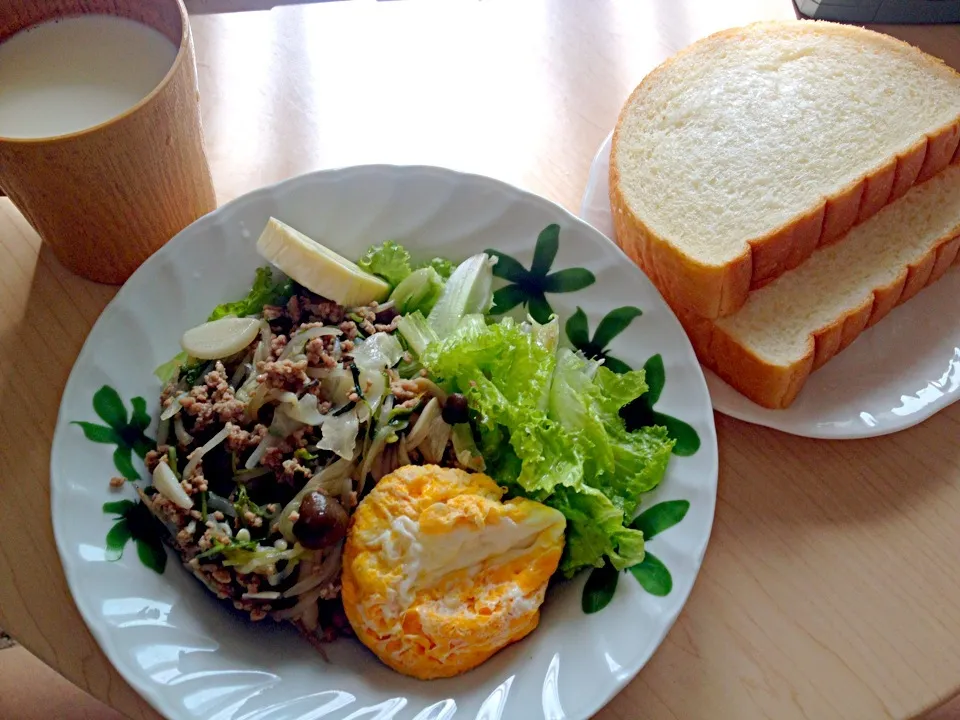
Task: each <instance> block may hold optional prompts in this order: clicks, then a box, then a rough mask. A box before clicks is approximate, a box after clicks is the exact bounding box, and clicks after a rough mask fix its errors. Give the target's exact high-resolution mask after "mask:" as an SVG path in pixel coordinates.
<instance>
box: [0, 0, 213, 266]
mask: <svg viewBox="0 0 960 720" xmlns="http://www.w3.org/2000/svg"><path fill="white" fill-rule="evenodd" d="M85 14H108V15H117V16H120V17H125V18H128V19H131V20H135V21H137V22H140V23H143V24H145V25H149V26H151V27H153V28H155V29H156V30H159V31H160V32H161V33H163V34H164V35H166V36H167V37H168V38H170V40H171V41H172V42H173V43H174V44H175V45H177V46H178V47H179V50H178V52H177V55H176V58H175V59H174V61H173V65H172V67H171V68H170V70H169V71H168V72H167V74H166V76H165V77H164V78H163V80H162V81H161V82H160V84H159V85H158V86H157V87H156V88H154V89H153V90H152V91H151V92H150V94H148V95H147V96H146V97H145V98H143V99H142V100H141V101H140V102H138V103H137V104H136V105H134V106H133V107H132V108H130V109H129V110H127V111H126V112H124V113H123V114H121V115H119V116H117V117H115V118H113V119H111V120H108V121H106V122H104V123H101V124H100V125H96V126H94V127H91V128H87V129H84V130H81V131H79V132H75V133H71V134H69V135H60V136H57V137H47V138H29V139H20V138H16V139H13V138H3V137H0V190H2V192H5V193H6V195H7V196H8V197H9V198H10V199H11V200H12V201H13V203H14V205H16V206H17V208H18V209H19V210H20V212H22V213H23V215H24V217H25V218H26V219H27V221H28V222H29V223H30V224H31V225H32V226H33V227H34V229H35V230H36V231H37V232H38V233H39V234H40V237H41V238H42V239H43V241H44V242H45V243H47V244H48V245H49V246H50V247H51V249H52V250H53V252H54V254H55V255H56V256H57V258H58V259H59V260H60V262H62V263H63V264H64V265H65V266H66V267H68V268H69V269H70V270H72V271H73V272H75V273H77V274H78V275H81V276H83V277H85V278H88V279H90V280H96V281H98V282H104V283H113V284H119V283H122V282H124V281H125V280H126V279H127V278H128V277H129V276H130V275H131V273H133V271H134V270H136V269H137V268H138V267H139V266H140V265H141V263H143V261H144V260H146V259H147V258H148V257H150V255H152V254H153V253H154V252H155V251H156V250H157V249H159V248H160V247H161V246H162V245H163V244H164V243H166V242H167V240H169V239H170V238H171V237H173V236H174V235H176V234H177V233H178V232H180V230H182V229H183V228H184V227H186V226H187V225H189V224H190V223H191V222H193V221H194V220H196V219H197V218H198V217H200V216H201V215H204V214H205V213H208V212H210V211H211V210H213V209H214V208H215V207H216V206H217V202H216V195H215V193H214V190H213V180H212V178H211V176H210V166H209V164H208V162H207V156H206V152H205V150H204V144H203V131H202V128H201V123H200V105H199V90H198V87H197V70H196V65H195V62H196V61H195V57H194V50H193V36H192V35H191V33H190V23H189V20H188V18H187V11H186V8H185V7H184V5H183V3H182V2H181V0H43V1H42V2H37V0H0V43H2V42H3V41H4V40H6V39H7V38H8V37H10V36H11V35H13V34H14V33H15V32H17V31H19V30H23V29H25V28H28V27H31V26H33V25H36V24H38V23H41V22H45V21H47V20H53V19H55V18H60V17H66V16H71V15H74V16H75V15H85ZM2 192H0V194H2Z"/></svg>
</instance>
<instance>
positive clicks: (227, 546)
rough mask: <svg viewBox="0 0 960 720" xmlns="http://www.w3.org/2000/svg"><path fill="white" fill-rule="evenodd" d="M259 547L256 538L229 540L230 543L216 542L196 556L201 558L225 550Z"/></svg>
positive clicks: (218, 553)
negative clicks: (239, 540)
mask: <svg viewBox="0 0 960 720" xmlns="http://www.w3.org/2000/svg"><path fill="white" fill-rule="evenodd" d="M258 547H260V543H259V542H258V541H257V540H246V541H244V542H236V541H235V542H230V543H216V544H214V545H213V546H212V547H211V548H210V549H209V550H205V551H203V552H202V553H200V554H199V555H197V558H198V559H199V560H203V559H205V558H209V557H213V556H214V555H220V554H222V553H223V552H224V551H225V550H256V549H257V548H258Z"/></svg>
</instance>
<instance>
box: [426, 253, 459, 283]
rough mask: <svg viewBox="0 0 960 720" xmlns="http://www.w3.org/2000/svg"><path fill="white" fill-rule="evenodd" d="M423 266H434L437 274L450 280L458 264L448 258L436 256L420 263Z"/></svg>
mask: <svg viewBox="0 0 960 720" xmlns="http://www.w3.org/2000/svg"><path fill="white" fill-rule="evenodd" d="M420 267H421V268H433V269H434V270H435V271H436V272H437V274H438V275H439V276H440V277H442V278H443V279H444V280H449V279H450V276H451V275H453V271H454V270H456V269H457V264H456V263H454V262H450V261H449V260H447V259H446V258H442V257H435V258H433V259H431V260H428V261H427V262H425V263H423V264H422V265H420Z"/></svg>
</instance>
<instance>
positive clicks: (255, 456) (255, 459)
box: [243, 433, 279, 470]
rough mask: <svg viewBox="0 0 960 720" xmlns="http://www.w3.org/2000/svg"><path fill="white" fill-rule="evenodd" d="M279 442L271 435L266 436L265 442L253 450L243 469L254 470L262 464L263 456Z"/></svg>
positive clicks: (261, 442)
mask: <svg viewBox="0 0 960 720" xmlns="http://www.w3.org/2000/svg"><path fill="white" fill-rule="evenodd" d="M277 442H279V441H278V440H277V438H275V437H274V436H273V435H271V434H270V433H267V434H266V435H264V436H263V440H261V441H260V444H259V445H257V446H256V447H255V448H254V449H253V452H252V453H250V457H248V458H247V461H246V462H245V463H244V464H243V467H244V468H246V469H247V470H253V469H254V468H255V467H256V466H257V465H258V464H259V463H260V458H262V457H263V454H264V453H265V452H266V451H267V450H269V449H270V448H272V447H273V446H274V445H275V444H276V443H277Z"/></svg>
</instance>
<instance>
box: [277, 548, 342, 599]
mask: <svg viewBox="0 0 960 720" xmlns="http://www.w3.org/2000/svg"><path fill="white" fill-rule="evenodd" d="M342 551H343V541H342V540H341V541H340V542H338V543H337V544H336V545H335V546H334V547H333V549H332V550H331V551H330V554H329V555H327V557H326V558H324V560H323V562H322V563H320V565H319V566H318V567H317V568H316V569H315V570H313V571H312V572H310V573H309V574H308V575H307V576H306V577H304V578H301V579H300V580H299V581H298V582H297V583H296V585H294V586H293V587H291V588H290V589H289V590H286V591H285V592H284V593H283V597H285V598H289V597H293V596H295V595H300V594H302V593H305V592H309V591H310V590H313V589H314V588H315V587H316V586H317V585H320V584H321V583H324V582H327V581H328V580H332V579H333V577H334V576H335V575H336V574H337V571H338V570H339V569H340V554H341V552H342ZM302 574H303V573H301V575H302Z"/></svg>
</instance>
